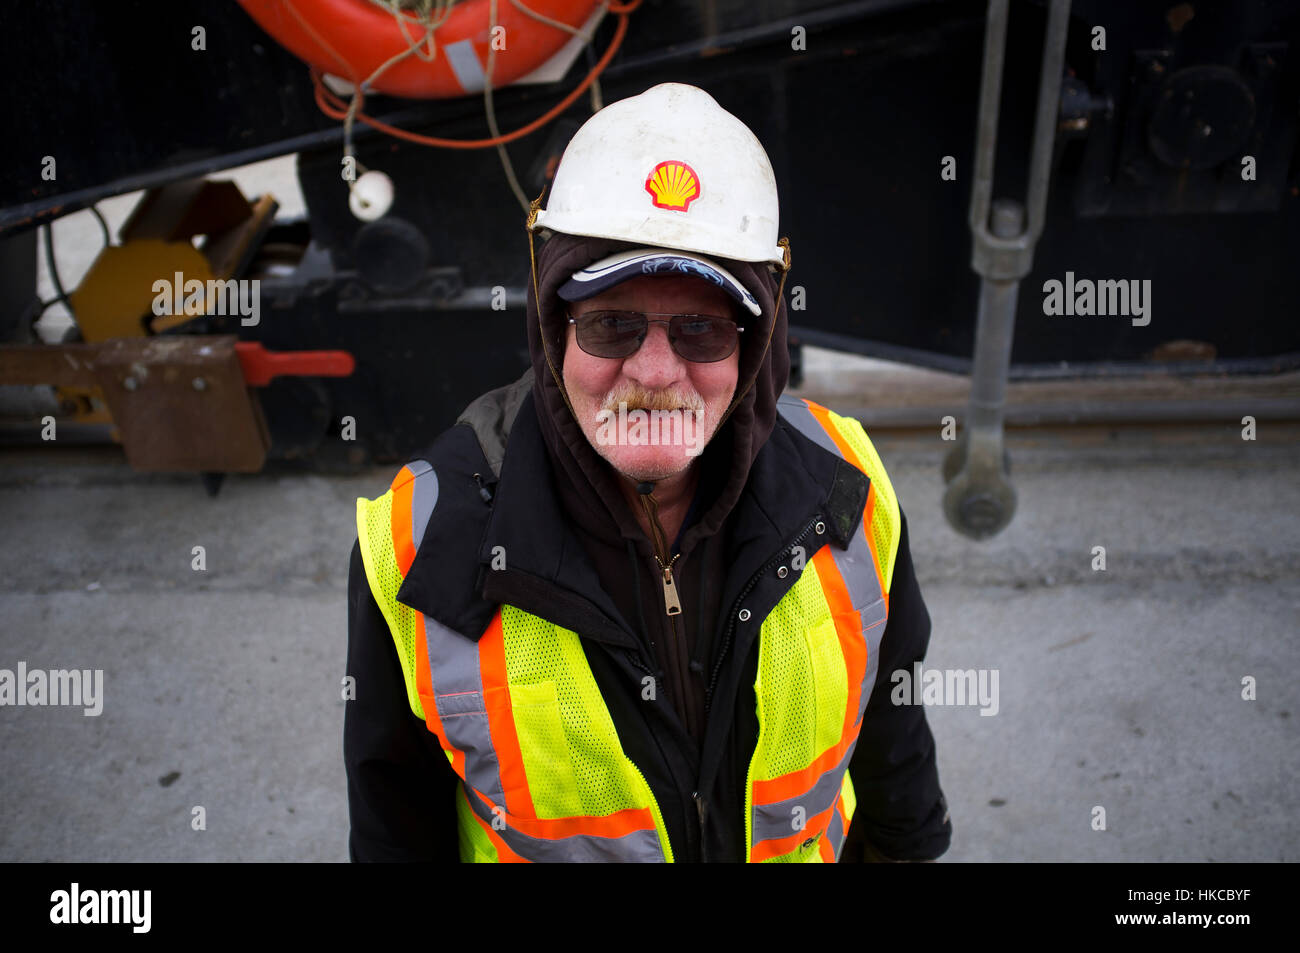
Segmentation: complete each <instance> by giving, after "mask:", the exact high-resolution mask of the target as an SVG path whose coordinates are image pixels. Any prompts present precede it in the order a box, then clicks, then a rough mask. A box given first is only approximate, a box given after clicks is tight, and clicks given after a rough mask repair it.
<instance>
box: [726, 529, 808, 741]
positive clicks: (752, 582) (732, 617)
mask: <svg viewBox="0 0 1300 953" xmlns="http://www.w3.org/2000/svg"><path fill="white" fill-rule="evenodd" d="M820 519H821V516H814V517H813V518H812V519H811V520H809V522H808V525H807V526H805V527H804V528H803V529H802V530H801V531H800V532H799V535H798V536H796V537H795V538H794V540H793V541H791V543H790V545H789V546H786V547H784V548H782V550H781V552H779V553H778V554H777V555H776V556H774V557H773V558H772V560H771V561H770V562H769V563H768V564H767V565H766V566H764V567H763V568H762V569H760V570H759V571H758V572H756V573H754V575H752V576H751V577H750V578H749V582H747V583H746V584H745V588H744V589H742V590H741V592H740V595H739V596H737V597H736V601H735V602H733V603H732V604H731V611H730V612H729V613H728V614H727V631H726V633H725V634H724V635H723V638H722V648H721V651H720V652H719V653H718V658H717V661H716V662H715V663H714V665H713V674H712V675H711V676H710V677H709V687H708V690H707V691H706V692H705V693H704V714H705V716H706V717H707V716H708V714H709V709H710V707H711V706H712V705H713V689H714V688H715V687H717V684H718V673H719V672H720V671H721V670H722V660H723V659H724V658H726V657H727V649H729V648H730V647H731V633H732V632H733V631H734V630H735V628H736V612H737V611H738V608H737V607H738V606H739V605H740V604H741V603H742V602H744V601H745V597H746V596H747V595H749V593H750V590H752V589H753V588H754V586H756V585H758V580H759V579H761V578H762V577H763V576H764V575H766V574H767V572H768V570H770V569H771V568H772V567H773V566H775V565H777V564H778V563H780V562H782V561H783V560H785V559H786V558H787V557H788V556H789V554H790V550H792V549H794V547H796V546H798V545H799V542H800V541H801V540H802V539H803V538H804V537H805V536H807V535H808V534H809V533H811V532H812V528H813V527H814V526H816V525H817V522H818V520H820Z"/></svg>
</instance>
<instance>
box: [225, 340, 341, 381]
mask: <svg viewBox="0 0 1300 953" xmlns="http://www.w3.org/2000/svg"><path fill="white" fill-rule="evenodd" d="M235 353H237V354H238V355H239V366H240V367H241V368H242V370H243V372H244V382H245V383H246V384H247V385H248V386H249V387H265V386H266V385H267V384H269V383H271V378H273V377H347V376H349V375H350V374H351V373H352V372H353V371H354V370H355V369H356V366H357V362H356V359H355V358H353V356H352V355H351V354H349V353H348V352H347V351H268V350H266V348H264V347H262V345H261V344H260V343H258V342H257V341H236V342H235Z"/></svg>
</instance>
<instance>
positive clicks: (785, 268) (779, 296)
mask: <svg viewBox="0 0 1300 953" xmlns="http://www.w3.org/2000/svg"><path fill="white" fill-rule="evenodd" d="M777 244H778V245H780V246H781V248H782V249H784V251H785V261H783V262H782V263H781V265H780V268H781V281H780V284H778V285H777V288H776V297H775V298H774V299H773V304H772V321H771V323H770V324H769V325H768V326H767V340H766V341H764V342H763V354H762V355H761V356H760V357H759V359H758V367H759V368H761V367H762V366H763V361H764V360H765V359H766V358H767V352H768V350H769V349H770V348H771V347H772V334H773V332H774V331H776V317H777V315H778V314H780V312H781V304H782V302H784V301H785V279H786V277H787V276H788V275H789V274H790V266H791V264H792V260H791V257H790V239H788V238H782V239H781V240H780V241H778V242H777ZM757 377H758V370H757V368H756V369H755V372H754V377H752V378H750V381H749V383H748V384H746V385H745V389H744V390H743V391H741V392H740V393H739V394H737V395H736V396H735V398H733V399H732V401H731V406H730V407H728V408H727V412H726V413H725V414H723V415H722V419H721V420H719V421H718V429H717V430H715V431H714V434H717V433H718V432H720V431H721V430H722V425H723V424H725V423H726V422H727V418H729V417H730V416H731V412H732V411H733V410H735V409H736V408H737V407H739V406H740V402H741V401H742V400H744V399H745V395H746V394H748V393H749V390H750V388H751V387H753V386H754V380H755V379H756V378H757ZM777 396H778V397H779V396H780V395H779V394H778V395H777Z"/></svg>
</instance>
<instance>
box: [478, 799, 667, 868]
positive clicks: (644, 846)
mask: <svg viewBox="0 0 1300 953" xmlns="http://www.w3.org/2000/svg"><path fill="white" fill-rule="evenodd" d="M461 789H462V791H464V792H465V798H466V800H467V801H468V802H469V806H470V808H471V809H472V810H473V811H474V813H475V814H477V815H478V816H479V817H481V818H482V819H483V822H484V823H485V824H487V825H488V826H489V827H491V826H492V820H493V814H492V810H491V809H490V808H489V807H488V806H487V804H485V803H484V802H483V799H482V798H480V797H479V796H478V793H477V792H476V791H473V790H469V789H467V788H465V786H464V785H463V784H462V785H461ZM501 820H504V821H505V822H506V823H505V826H504V827H502V826H500V824H501V822H500V821H498V822H497V825H498V826H496V827H492V830H493V832H494V833H495V834H496V835H497V836H498V837H500V838H501V839H502V840H503V841H505V842H506V846H507V847H509V848H510V849H511V850H513V851H514V852H515V853H516V854H518V855H519V856H520V857H523V858H524V859H525V860H531V861H534V862H535V863H540V864H572V863H580V864H582V863H597V864H599V863H632V864H662V863H665V862H666V861H667V858H665V857H664V853H663V849H662V848H661V847H660V846H659V834H658V833H657V832H656V831H655V829H654V828H653V827H649V828H647V829H645V830H640V831H633V832H632V833H630V834H624V835H623V836H622V837H593V836H591V835H590V834H571V835H570V836H568V837H556V838H550V837H533V836H531V835H529V834H524V833H521V832H520V831H518V830H516V829H515V828H513V827H511V826H510V824H509V820H510V819H509V817H508V816H502V818H501Z"/></svg>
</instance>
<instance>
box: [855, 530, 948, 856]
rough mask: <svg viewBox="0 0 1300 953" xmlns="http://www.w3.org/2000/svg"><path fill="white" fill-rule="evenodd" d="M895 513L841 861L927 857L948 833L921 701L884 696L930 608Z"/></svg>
mask: <svg viewBox="0 0 1300 953" xmlns="http://www.w3.org/2000/svg"><path fill="white" fill-rule="evenodd" d="M899 515H900V517H901V519H900V524H901V530H900V532H899V542H898V554H897V556H896V557H895V562H894V574H893V579H892V585H891V587H890V593H889V621H888V622H886V623H885V632H884V635H883V636H882V637H881V640H880V649H879V653H880V668H879V670H878V671H877V673H876V683H875V686H874V688H873V689H872V691H871V697H870V698H869V699H868V701H867V710H866V713H865V714H864V715H863V718H862V732H861V734H860V735H859V736H858V743H857V747H856V748H855V749H854V752H853V757H852V759H851V760H850V762H849V775H850V777H851V778H852V779H853V789H854V793H855V794H856V795H857V808H856V809H855V811H854V814H853V819H852V821H851V822H850V824H849V832H848V836H847V838H846V839H845V845H844V850H843V851H842V852H841V859H842V860H843V861H848V862H864V861H868V862H869V861H888V860H932V859H934V858H936V857H938V856H939V855H940V854H942V853H943V852H944V851H946V850H947V849H948V846H949V841H950V839H951V837H952V824H951V822H950V821H949V819H948V803H947V800H946V799H945V798H944V796H943V791H942V790H940V788H939V769H938V765H937V763H936V761H935V747H934V737H933V735H931V733H930V726H929V724H928V723H927V722H926V719H925V707H924V706H922V705H894V704H893V703H892V702H891V701H890V692H891V690H892V689H893V688H894V684H893V682H892V681H891V679H890V675H891V673H893V672H895V671H897V670H898V669H905V670H907V671H911V670H912V665H913V663H915V662H919V661H921V660H923V659H924V658H925V652H926V648H927V647H928V646H929V644H930V614H929V612H927V611H926V608H925V602H924V600H923V599H922V598H921V589H920V587H919V586H918V585H917V581H916V571H915V569H914V568H913V566H912V554H911V550H910V548H909V545H908V536H907V516H906V514H904V513H903V512H902V510H901V508H900V510H899Z"/></svg>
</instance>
